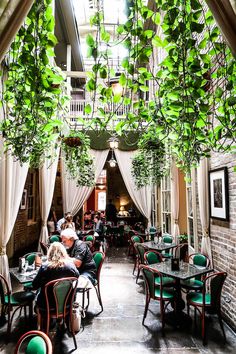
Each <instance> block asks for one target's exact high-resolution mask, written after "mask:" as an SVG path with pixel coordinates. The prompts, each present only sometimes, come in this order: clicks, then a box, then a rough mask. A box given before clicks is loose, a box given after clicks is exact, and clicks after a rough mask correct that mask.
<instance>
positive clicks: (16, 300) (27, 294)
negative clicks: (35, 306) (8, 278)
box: [5, 291, 35, 305]
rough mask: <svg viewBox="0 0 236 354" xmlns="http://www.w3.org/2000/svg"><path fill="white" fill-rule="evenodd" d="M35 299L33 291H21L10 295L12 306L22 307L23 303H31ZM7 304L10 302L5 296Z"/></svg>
mask: <svg viewBox="0 0 236 354" xmlns="http://www.w3.org/2000/svg"><path fill="white" fill-rule="evenodd" d="M34 298H35V294H34V293H33V292H32V291H19V292H17V293H13V294H11V295H10V303H11V305H20V304H22V303H23V302H31V301H33V300H34ZM5 302H6V303H7V302H8V296H7V295H5Z"/></svg>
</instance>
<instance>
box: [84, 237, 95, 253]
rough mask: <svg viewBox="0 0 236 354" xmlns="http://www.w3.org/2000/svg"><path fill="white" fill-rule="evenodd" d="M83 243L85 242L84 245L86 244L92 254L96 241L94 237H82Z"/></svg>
mask: <svg viewBox="0 0 236 354" xmlns="http://www.w3.org/2000/svg"><path fill="white" fill-rule="evenodd" d="M83 241H84V242H86V243H88V245H89V248H90V250H91V252H93V251H94V245H95V241H96V238H95V236H93V235H86V236H84V237H83Z"/></svg>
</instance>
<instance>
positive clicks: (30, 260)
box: [23, 252, 42, 290]
mask: <svg viewBox="0 0 236 354" xmlns="http://www.w3.org/2000/svg"><path fill="white" fill-rule="evenodd" d="M36 256H39V257H41V256H42V253H41V252H29V253H26V254H25V255H24V257H23V258H25V260H26V261H27V262H28V264H29V266H32V265H33V264H34V263H35V259H36ZM31 289H32V281H29V282H27V283H24V290H31Z"/></svg>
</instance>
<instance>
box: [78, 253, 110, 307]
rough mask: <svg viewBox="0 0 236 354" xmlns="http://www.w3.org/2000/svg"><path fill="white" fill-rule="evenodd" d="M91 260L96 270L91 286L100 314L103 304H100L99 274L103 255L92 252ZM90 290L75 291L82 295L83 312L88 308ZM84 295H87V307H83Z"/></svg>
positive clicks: (83, 305)
mask: <svg viewBox="0 0 236 354" xmlns="http://www.w3.org/2000/svg"><path fill="white" fill-rule="evenodd" d="M93 259H94V261H95V264H96V268H97V274H96V280H95V283H94V284H93V286H94V288H95V290H96V294H97V298H98V302H99V305H100V306H101V312H102V311H103V304H102V297H101V291H100V274H101V269H102V265H103V262H104V259H105V253H103V252H101V251H97V252H94V253H93ZM90 290H91V288H84V289H82V288H81V289H80V288H79V289H77V291H78V292H80V293H82V308H83V310H85V311H87V309H88V307H89V291H90ZM85 294H87V305H86V306H85Z"/></svg>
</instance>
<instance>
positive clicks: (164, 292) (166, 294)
mask: <svg viewBox="0 0 236 354" xmlns="http://www.w3.org/2000/svg"><path fill="white" fill-rule="evenodd" d="M174 294H175V293H174V291H172V290H170V289H168V290H165V289H162V298H163V300H168V299H173V298H174ZM155 297H158V298H160V297H161V292H160V288H155Z"/></svg>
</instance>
